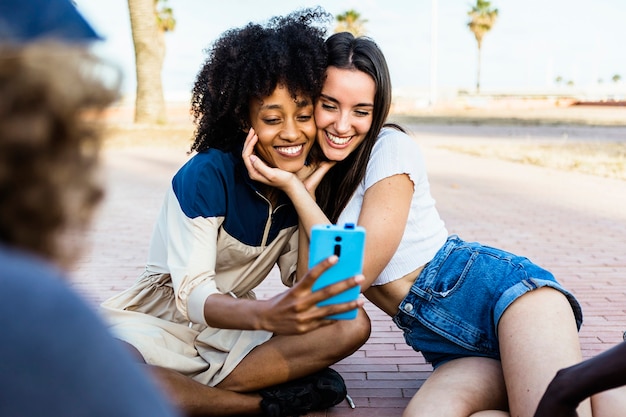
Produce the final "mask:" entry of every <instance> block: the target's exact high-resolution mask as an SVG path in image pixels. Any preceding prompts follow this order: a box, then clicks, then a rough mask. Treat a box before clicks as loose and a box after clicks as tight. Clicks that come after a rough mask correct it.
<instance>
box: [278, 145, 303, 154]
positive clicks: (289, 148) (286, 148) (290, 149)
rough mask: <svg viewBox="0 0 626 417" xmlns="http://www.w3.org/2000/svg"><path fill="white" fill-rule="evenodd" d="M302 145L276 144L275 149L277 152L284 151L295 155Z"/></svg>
mask: <svg viewBox="0 0 626 417" xmlns="http://www.w3.org/2000/svg"><path fill="white" fill-rule="evenodd" d="M303 147H304V145H296V146H277V147H276V150H277V151H278V152H279V153H284V154H287V155H295V154H297V153H299V152H301V151H302V148H303Z"/></svg>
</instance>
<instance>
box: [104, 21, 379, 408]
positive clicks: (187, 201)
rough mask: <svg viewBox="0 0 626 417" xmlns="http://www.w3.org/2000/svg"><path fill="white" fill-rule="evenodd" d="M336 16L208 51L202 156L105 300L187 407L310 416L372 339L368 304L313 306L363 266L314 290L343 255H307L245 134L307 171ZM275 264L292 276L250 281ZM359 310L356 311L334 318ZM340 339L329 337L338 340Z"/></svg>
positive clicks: (114, 323) (335, 399)
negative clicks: (142, 255) (254, 161)
mask: <svg viewBox="0 0 626 417" xmlns="http://www.w3.org/2000/svg"><path fill="white" fill-rule="evenodd" d="M329 17H330V16H329V15H328V14H327V13H326V12H324V11H323V10H321V9H308V10H302V11H298V12H294V13H291V14H290V15H287V16H283V17H274V18H272V19H270V20H269V21H268V22H267V23H266V24H264V25H261V24H255V23H250V24H248V25H246V26H245V27H242V28H238V29H231V30H229V31H226V32H225V33H224V34H223V35H222V36H221V37H220V38H219V39H218V40H217V41H216V42H215V43H214V44H213V46H212V47H211V49H210V50H209V54H208V58H207V60H206V61H205V63H204V65H203V67H202V68H201V70H200V72H199V74H198V76H197V80H196V82H195V86H194V89H193V96H192V113H193V115H194V119H195V123H196V132H195V140H194V143H193V145H192V151H196V154H195V155H194V156H193V157H192V158H190V160H189V161H188V162H187V163H186V164H185V165H184V166H183V167H181V168H180V170H179V171H178V172H177V173H176V175H175V176H174V178H173V180H172V182H171V186H170V188H169V190H168V192H167V194H166V196H165V201H164V204H163V207H162V210H161V213H160V215H159V218H158V220H157V224H156V226H155V229H154V234H153V237H152V241H151V245H150V251H149V258H148V262H147V266H146V270H145V272H144V273H143V274H142V275H141V276H140V277H139V279H138V280H137V281H136V282H135V284H134V285H133V286H132V287H131V288H129V289H127V290H126V291H124V292H122V293H121V294H118V295H116V296H114V297H112V298H111V299H109V300H107V301H105V302H104V303H103V305H102V307H103V312H104V314H105V316H106V318H107V320H108V321H109V322H110V324H111V328H112V331H113V333H114V335H115V336H116V337H117V338H119V339H121V340H122V341H124V342H125V343H126V344H128V345H130V346H129V347H130V348H131V350H133V351H134V352H135V353H137V354H138V355H139V356H138V357H139V359H140V360H141V361H143V362H145V363H146V364H147V365H148V366H149V367H150V370H151V371H152V373H153V374H154V375H155V376H156V378H157V380H158V381H159V383H160V384H161V385H162V386H164V387H165V389H166V390H167V391H168V393H169V394H170V396H171V398H172V399H173V401H174V402H175V403H176V404H177V405H179V406H180V407H181V408H182V409H183V411H185V412H186V413H187V414H189V415H253V414H259V413H263V414H265V415H271V416H286V415H299V414H304V413H306V412H308V411H311V410H320V409H325V408H328V407H331V406H333V405H335V404H337V403H339V402H341V401H342V400H343V399H344V398H345V396H346V388H345V384H344V381H343V379H342V378H341V376H340V375H339V374H338V373H336V372H335V371H333V370H331V369H330V368H328V367H329V366H330V365H332V364H333V363H335V362H337V361H339V360H341V359H343V358H345V357H347V356H348V355H350V354H352V353H353V352H354V351H356V350H357V349H358V348H359V347H360V346H361V345H362V344H363V343H364V342H365V341H366V340H367V338H368V336H369V332H370V323H369V319H368V318H367V316H366V315H365V313H364V312H363V310H362V309H361V308H360V307H362V301H355V302H350V303H345V304H340V305H334V306H326V307H317V306H316V304H317V303H318V302H320V301H321V300H323V299H325V298H328V297H330V296H333V295H336V294H338V293H340V292H342V291H345V290H346V289H347V288H349V287H353V286H356V285H359V283H360V282H361V280H362V277H360V276H358V277H353V278H351V279H349V280H346V281H345V282H342V283H339V284H336V285H334V286H331V287H326V289H325V290H321V291H317V292H312V290H311V287H312V284H313V282H314V281H315V279H316V278H317V277H318V276H319V275H320V274H321V273H322V272H323V271H324V270H325V269H327V268H329V267H330V266H331V265H333V264H334V262H335V261H336V258H335V257H331V258H329V259H327V260H325V261H323V262H321V263H320V264H319V265H317V266H316V267H314V268H312V269H311V270H309V271H307V270H306V267H305V266H302V265H301V264H300V265H298V262H297V261H298V259H299V254H298V233H297V229H298V216H297V213H296V210H295V209H294V206H293V204H292V203H291V201H290V200H289V199H288V198H287V196H286V195H285V194H284V193H282V192H281V191H278V190H276V189H274V188H272V187H268V186H266V185H263V184H262V183H260V182H256V181H253V180H252V179H251V178H250V176H249V175H248V172H247V169H246V167H245V165H244V162H243V159H242V150H243V145H244V142H245V141H246V138H252V137H254V138H255V139H256V147H255V152H256V155H257V156H258V157H259V158H261V159H262V160H263V162H265V163H266V164H268V165H270V166H272V167H278V168H281V169H283V170H286V171H289V172H293V173H297V174H298V176H299V177H300V178H303V177H305V176H306V175H307V171H308V170H309V169H310V168H311V167H310V166H308V165H314V164H308V163H307V156H308V153H309V150H310V149H311V147H312V145H313V143H314V142H315V133H316V128H315V122H314V119H313V109H314V103H315V101H316V99H317V98H318V96H319V94H320V91H321V86H322V81H323V75H324V71H325V70H326V51H325V46H324V34H325V30H324V29H323V28H322V23H324V22H326V21H327V20H328V19H329ZM275 265H278V267H279V269H280V275H281V278H282V281H283V282H284V283H285V284H286V285H287V286H290V287H291V288H290V289H287V290H286V291H285V292H283V293H280V294H278V295H276V296H274V297H272V298H270V299H267V300H257V299H256V297H255V295H254V292H253V289H254V288H255V287H256V286H257V285H259V284H260V283H261V282H262V281H263V280H264V279H265V278H266V277H267V276H268V274H269V273H270V271H271V270H272V268H273V267H274V266H275ZM357 307H358V308H359V311H360V312H359V315H358V317H357V318H356V319H355V320H350V321H342V320H339V321H333V320H328V319H326V318H325V317H326V316H329V315H332V314H336V313H339V312H344V311H347V310H351V309H354V308H357ZM329 342H331V343H329Z"/></svg>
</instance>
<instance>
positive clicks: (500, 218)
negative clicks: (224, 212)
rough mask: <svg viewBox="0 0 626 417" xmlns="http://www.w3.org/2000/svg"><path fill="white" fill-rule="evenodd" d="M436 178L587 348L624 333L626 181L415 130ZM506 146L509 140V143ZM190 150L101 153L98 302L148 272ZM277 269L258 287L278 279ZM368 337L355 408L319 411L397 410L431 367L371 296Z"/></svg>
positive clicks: (455, 208)
mask: <svg viewBox="0 0 626 417" xmlns="http://www.w3.org/2000/svg"><path fill="white" fill-rule="evenodd" d="M417 140H418V141H419V143H420V144H421V145H422V149H423V151H424V153H425V156H426V161H427V165H428V170H429V175H430V181H431V188H432V193H433V195H434V197H435V198H436V200H437V204H438V207H439V210H440V213H441V215H442V217H443V219H444V220H445V221H446V224H447V226H448V229H449V231H450V233H456V234H459V235H460V236H461V237H463V238H465V239H467V240H478V241H481V242H483V243H488V244H491V245H494V246H498V247H501V248H504V249H507V250H510V251H513V252H517V253H520V254H523V255H526V256H528V257H529V258H530V259H532V260H533V261H535V262H537V263H539V264H541V265H543V266H545V267H547V268H548V269H550V270H552V271H553V272H554V273H555V275H556V276H557V278H558V279H559V280H560V281H561V282H562V283H563V284H564V285H565V286H566V287H567V288H569V289H570V290H571V291H572V292H574V294H575V295H576V296H577V297H578V299H579V300H580V302H581V304H582V305H583V309H584V314H585V323H584V325H583V328H582V330H581V332H580V337H581V341H582V346H583V354H584V356H585V357H590V356H592V355H596V354H598V353H599V352H602V351H604V350H606V349H607V348H609V347H611V346H613V345H614V344H616V343H618V342H619V341H620V340H621V338H622V332H623V330H626V314H625V311H626V277H625V275H626V257H625V256H624V249H625V248H626V245H625V244H624V242H625V241H626V238H625V236H626V210H625V209H624V208H625V207H626V182H624V181H618V180H611V179H606V178H601V177H594V176H590V175H584V174H577V173H572V172H563V171H556V170H552V169H546V168H540V167H535V166H530V165H522V164H516V163H511V162H505V161H501V160H495V159H483V158H480V157H475V156H469V155H463V154H459V153H454V152H451V151H448V150H444V149H441V148H438V147H437V145H438V144H439V143H440V142H442V141H445V140H446V139H445V138H438V139H436V140H435V139H433V138H429V137H427V136H425V135H419V134H418V135H417ZM502 146H505V145H504V144H503V145H502ZM185 151H186V149H174V148H171V149H164V148H159V149H147V148H137V149H118V150H109V151H107V152H106V154H105V161H106V171H105V174H106V180H107V184H108V196H107V199H106V201H105V203H104V204H103V206H102V208H101V210H100V211H99V213H98V216H97V220H96V222H95V224H94V225H93V227H92V228H91V231H90V233H89V242H90V246H89V249H88V250H87V252H86V253H85V255H84V256H83V257H82V258H81V261H80V262H79V263H78V264H77V265H76V267H75V269H74V270H73V282H74V283H75V285H76V288H77V289H78V290H79V291H80V292H82V293H83V294H84V295H85V296H86V297H87V298H88V299H89V300H90V301H91V302H93V303H94V305H96V304H97V303H98V302H100V301H102V300H103V299H105V298H106V297H108V296H110V295H111V294H113V293H115V292H117V291H120V290H122V289H123V288H126V287H127V286H129V285H130V284H131V282H132V281H133V280H134V279H135V278H136V276H137V275H138V274H139V273H140V272H141V271H142V269H143V263H144V260H145V258H146V254H147V248H148V242H149V238H150V233H151V231H152V225H153V222H154V220H155V218H156V215H157V212H158V209H159V207H160V203H161V199H162V197H163V192H164V190H165V188H166V186H167V183H168V182H169V180H170V178H171V175H172V174H173V173H174V172H175V171H176V169H177V168H178V166H179V165H180V164H181V163H182V162H183V161H184V160H185V159H186V158H187V156H186V154H185ZM281 285H282V284H280V282H279V280H278V279H277V276H276V275H273V276H270V278H269V279H268V280H267V281H266V282H265V283H264V284H263V285H262V286H261V288H260V289H259V291H258V294H259V296H264V295H269V294H271V293H273V292H274V291H277V290H279V289H280V287H281ZM366 308H367V310H368V312H369V313H370V316H371V319H372V327H373V331H372V335H371V338H370V340H369V341H368V342H367V343H366V344H365V345H364V346H363V347H362V348H361V349H359V350H358V351H357V352H356V353H355V354H354V355H352V356H350V357H349V358H347V359H345V360H343V361H341V362H339V363H338V364H336V365H335V366H334V368H335V369H337V370H338V371H340V372H341V373H342V375H343V376H344V377H345V379H346V381H347V385H348V389H349V394H350V395H351V397H352V398H353V399H354V402H355V403H356V405H357V408H356V409H354V410H352V409H350V408H349V407H348V406H347V404H346V403H342V404H340V405H339V406H337V407H335V408H333V409H331V410H328V411H327V412H322V413H314V414H311V415H314V416H324V415H326V416H338V417H339V416H352V417H357V416H374V415H375V416H379V417H385V416H399V415H400V414H401V412H402V409H403V408H404V406H405V405H406V404H407V402H408V400H409V399H410V398H411V396H412V395H413V394H414V393H415V391H416V390H417V389H418V388H419V386H420V385H421V384H422V382H423V381H424V380H425V378H426V377H427V376H428V375H429V373H430V370H431V368H430V365H428V364H426V363H425V362H424V359H423V358H422V356H421V355H420V354H418V353H415V352H413V351H412V350H411V349H410V348H408V347H407V346H406V345H405V344H404V340H403V337H402V334H401V333H400V332H399V331H398V330H397V329H396V328H395V325H394V324H393V323H392V322H391V320H390V319H389V318H388V317H387V316H385V315H384V314H383V313H381V312H380V311H378V310H377V309H376V308H375V307H374V306H372V305H370V304H367V305H366Z"/></svg>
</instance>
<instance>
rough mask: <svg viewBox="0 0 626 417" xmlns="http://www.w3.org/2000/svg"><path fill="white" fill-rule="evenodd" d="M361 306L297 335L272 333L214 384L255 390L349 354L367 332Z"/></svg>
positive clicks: (364, 338) (310, 370)
mask: <svg viewBox="0 0 626 417" xmlns="http://www.w3.org/2000/svg"><path fill="white" fill-rule="evenodd" d="M370 330H371V328H370V321H369V317H367V314H366V313H365V311H364V310H363V309H359V314H358V315H357V318H356V319H354V320H338V321H337V322H335V323H334V324H332V325H329V326H325V327H322V328H319V329H317V330H314V331H312V332H309V333H306V334H303V335H297V336H275V337H273V338H272V339H270V340H268V341H267V342H266V343H263V344H262V345H260V346H257V347H256V348H255V349H254V350H253V351H252V352H250V354H248V356H246V357H245V358H244V359H243V360H242V361H241V362H240V363H239V365H237V367H236V368H235V370H234V371H233V372H231V373H230V375H228V376H227V377H226V378H225V379H224V380H223V381H222V382H220V383H219V384H218V385H217V386H218V387H219V388H225V389H228V390H231V391H237V392H251V391H258V390H259V389H262V388H267V387H270V386H273V385H277V384H281V383H283V382H286V381H290V380H292V379H296V378H301V377H303V376H306V375H310V374H312V373H315V372H317V371H319V370H321V369H324V368H326V367H328V366H330V365H332V364H334V363H336V362H337V361H340V360H341V359H343V358H345V357H347V356H350V355H351V354H352V353H354V352H355V351H356V350H357V349H358V348H359V347H361V346H362V345H363V343H365V342H366V341H367V339H368V338H369V335H370Z"/></svg>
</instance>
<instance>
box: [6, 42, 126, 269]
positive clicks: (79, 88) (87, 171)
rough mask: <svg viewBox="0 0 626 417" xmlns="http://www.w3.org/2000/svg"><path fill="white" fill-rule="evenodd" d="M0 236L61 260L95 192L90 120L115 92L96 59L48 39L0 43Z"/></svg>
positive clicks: (70, 253) (96, 140) (96, 143)
mask: <svg viewBox="0 0 626 417" xmlns="http://www.w3.org/2000/svg"><path fill="white" fill-rule="evenodd" d="M0 56H2V58H1V60H0V243H4V244H7V245H10V246H14V247H17V248H21V249H23V250H27V251H31V252H34V253H37V254H39V255H41V256H43V257H45V258H48V259H51V260H54V261H56V262H57V263H59V264H62V265H66V264H67V263H68V262H70V261H72V260H74V257H75V250H74V249H76V248H75V247H73V246H75V245H71V246H68V244H67V242H62V236H64V234H63V232H66V231H80V230H83V229H84V228H85V226H86V225H87V224H88V222H89V220H90V219H91V217H92V212H93V210H94V208H95V206H96V205H97V203H98V202H99V201H100V200H101V199H102V196H103V187H102V185H101V184H100V182H99V181H98V176H97V169H98V165H97V158H98V150H99V147H100V141H101V135H102V129H101V127H102V126H100V125H99V124H98V123H97V122H96V119H95V117H94V116H95V115H97V114H99V113H101V112H102V111H103V110H104V109H105V108H106V107H107V106H108V105H109V104H111V103H112V102H113V101H114V100H115V98H116V97H117V87H116V86H109V85H107V84H105V82H104V81H103V80H102V79H101V78H98V75H101V74H98V73H97V72H98V71H97V69H98V68H99V67H102V66H103V65H102V64H103V63H102V61H100V60H99V59H98V58H97V57H95V56H94V55H93V54H91V53H89V52H88V51H86V50H85V49H84V48H75V47H72V46H68V45H65V44H62V43H56V42H53V41H50V42H45V43H38V44H33V45H27V46H16V45H13V46H12V45H9V44H7V45H2V46H0Z"/></svg>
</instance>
